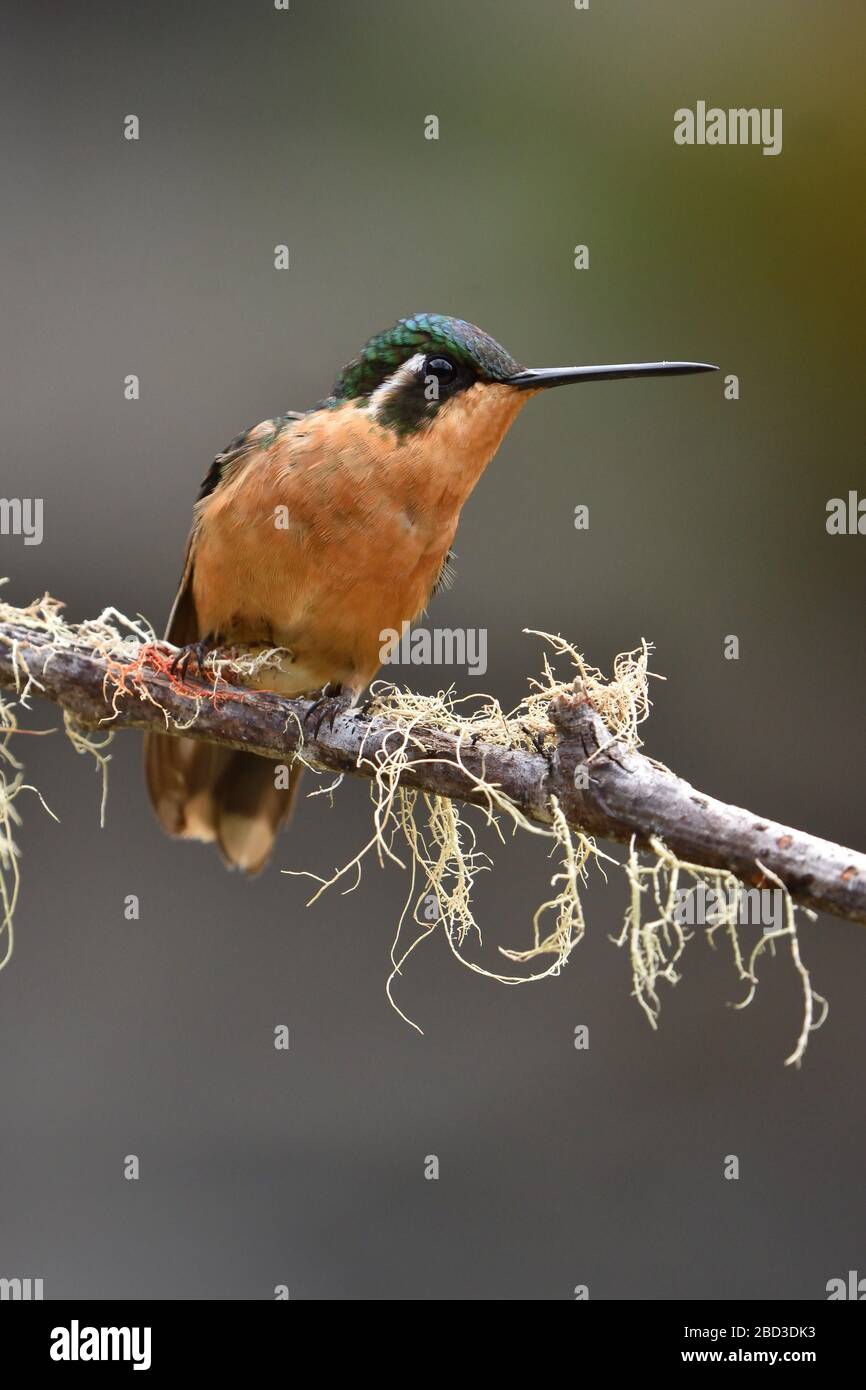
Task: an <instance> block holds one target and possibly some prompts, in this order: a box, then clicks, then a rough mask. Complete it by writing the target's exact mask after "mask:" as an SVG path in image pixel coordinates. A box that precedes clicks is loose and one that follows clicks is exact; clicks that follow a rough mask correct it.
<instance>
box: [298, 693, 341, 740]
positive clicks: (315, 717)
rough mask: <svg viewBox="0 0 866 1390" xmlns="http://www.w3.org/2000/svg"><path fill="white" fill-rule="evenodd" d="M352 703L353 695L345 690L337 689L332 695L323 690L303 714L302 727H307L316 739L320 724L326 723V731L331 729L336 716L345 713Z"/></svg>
mask: <svg viewBox="0 0 866 1390" xmlns="http://www.w3.org/2000/svg"><path fill="white" fill-rule="evenodd" d="M353 703H354V696H353V695H351V694H350V693H348V692H347V691H344V690H340V689H337V690H336V691H335V692H334V693H333V694H332V695H326V694H324V692H323V693H322V694H321V695H320V696H319V698H318V700H315V701H314V702H313V704H312V705H310V708H309V709H308V710H307V713H306V714H305V715H304V721H303V722H304V728H305V729H306V728H308V727H309V729H310V730H311V731H312V736H313V738H314V739H317V738H318V737H319V731H320V730H321V728H322V725H323V724H324V725H327V727H328V731H329V732H330V731H332V730H333V728H334V721H335V719H336V718H337V716H338V715H340V714H345V712H346V710H347V709H349V708H350V707H351V705H352V704H353Z"/></svg>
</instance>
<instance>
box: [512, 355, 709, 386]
mask: <svg viewBox="0 0 866 1390" xmlns="http://www.w3.org/2000/svg"><path fill="white" fill-rule="evenodd" d="M718 370H719V369H718V367H714V366H712V365H711V364H710V363H709V362H624V363H619V364H618V365H615V366H611V367H527V368H526V369H525V370H524V371H522V372H515V374H514V376H510V377H508V380H507V384H508V385H509V386H516V387H517V388H518V390H520V391H543V390H544V389H545V388H546V387H548V386H569V385H572V384H573V383H574V382H578V381H617V380H618V379H619V378H620V377H626V376H689V375H690V374H691V373H692V372H717V371H718Z"/></svg>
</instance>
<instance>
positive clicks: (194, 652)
mask: <svg viewBox="0 0 866 1390" xmlns="http://www.w3.org/2000/svg"><path fill="white" fill-rule="evenodd" d="M213 640H214V639H213V634H212V633H208V635H207V637H200V638H199V640H198V641H197V642H190V643H189V644H188V645H187V646H185V647H181V648H180V649H179V651H178V653H177V656H175V657H174V659H173V660H172V661H171V662H170V663H169V667H168V669H169V671H170V672H171V674H172V675H173V676H179V677H180V679H181V680H182V681H185V680H186V677H187V672H188V670H189V667H190V664H191V663H192V662H195V665H196V666H197V667H198V674H199V676H200V677H201V676H203V675H204V664H205V662H206V661H207V658H208V654H209V652H210V651H211V650H212V649H213Z"/></svg>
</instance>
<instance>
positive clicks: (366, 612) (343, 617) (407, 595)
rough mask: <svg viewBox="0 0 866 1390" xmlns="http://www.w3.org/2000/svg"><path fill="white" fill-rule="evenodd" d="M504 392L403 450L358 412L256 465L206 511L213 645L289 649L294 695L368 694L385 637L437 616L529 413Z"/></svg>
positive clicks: (280, 446) (463, 409)
mask: <svg viewBox="0 0 866 1390" xmlns="http://www.w3.org/2000/svg"><path fill="white" fill-rule="evenodd" d="M497 390H499V391H501V392H502V393H503V394H502V395H500V396H499V398H498V399H497V398H496V396H495V395H494V394H493V393H495V392H496V391H497ZM506 390H507V388H495V387H486V388H484V394H481V393H480V392H479V393H478V394H477V395H475V396H473V391H474V392H478V388H473V389H472V390H470V391H467V392H464V393H462V397H463V398H468V399H462V398H461V399H459V401H455V402H453V403H451V404H449V405H448V406H443V408H442V409H441V410H440V412H439V414H438V415H437V417H436V421H435V424H434V425H433V426H432V427H431V428H430V429H429V430H426V431H424V432H423V433H420V432H419V434H417V435H414V436H410V437H409V438H408V439H406V440H404V441H402V442H401V441H400V440H399V439H398V438H397V437H396V436H395V435H394V434H393V433H392V432H391V431H389V430H384V429H382V428H380V427H379V426H378V425H377V424H376V423H375V421H374V420H372V419H371V418H370V416H369V415H368V414H367V412H366V410H364V409H359V408H357V406H355V405H354V404H348V405H344V406H340V407H338V408H335V409H330V410H329V409H325V410H321V411H317V412H315V413H314V414H311V415H307V416H304V417H303V418H302V419H301V420H298V421H294V422H292V423H291V424H290V425H288V426H287V427H286V428H285V429H284V430H283V431H282V432H281V433H280V434H279V435H278V437H277V438H276V439H275V440H274V441H273V442H272V443H270V444H269V445H268V446H264V445H263V447H262V448H261V449H260V450H259V451H258V452H256V453H253V454H251V455H250V457H249V459H248V461H247V462H246V463H245V465H244V466H243V467H241V468H240V469H238V470H237V472H236V473H235V475H234V476H233V477H232V478H231V479H230V480H228V481H227V482H226V483H224V484H223V485H221V486H220V487H219V488H218V489H217V490H216V491H215V492H214V493H212V494H211V496H210V497H208V498H206V499H205V501H204V502H203V503H202V504H201V510H200V515H199V529H198V534H197V539H196V542H195V550H194V570H193V579H192V583H193V594H194V598H195V603H196V610H197V613H198V617H199V626H200V630H201V633H202V634H205V633H211V632H213V633H216V634H217V635H218V636H219V637H220V639H221V640H224V641H235V642H245V643H258V642H266V643H268V644H273V645H276V646H285V647H288V648H289V649H290V650H291V651H292V652H293V653H294V657H295V660H294V662H293V663H292V664H291V665H290V666H287V667H286V669H285V672H284V675H283V678H282V679H281V680H280V681H279V682H278V683H276V684H278V687H279V688H280V689H282V690H284V691H286V692H291V693H300V692H302V691H309V690H313V689H318V688H319V687H321V686H322V685H323V684H325V683H326V682H328V681H330V682H334V683H337V682H339V683H341V684H343V685H345V686H348V687H349V688H352V689H356V690H361V689H363V687H364V686H365V685H366V684H367V683H368V682H369V681H370V680H371V679H372V677H373V676H374V675H375V673H376V671H377V670H378V667H379V665H380V656H379V652H380V649H381V646H382V641H383V638H382V633H383V631H384V630H385V629H396V630H398V631H399V630H400V627H401V624H402V623H403V622H404V621H412V620H413V619H414V618H415V617H416V616H417V615H418V614H419V613H420V612H421V610H422V609H423V608H424V606H425V605H426V603H427V600H428V598H429V596H430V593H431V590H432V589H433V586H434V585H435V582H436V579H437V577H438V575H439V573H440V571H441V568H442V565H443V563H444V560H445V557H446V554H447V552H448V549H449V547H450V545H451V543H452V541H453V539H454V533H455V531H456V528H457V522H458V519H459V514H460V509H461V507H462V505H463V503H464V501H465V500H466V497H467V496H468V495H469V493H470V492H471V490H472V488H473V487H474V486H475V483H476V482H477V480H478V477H479V476H480V474H481V472H482V471H483V469H484V467H485V466H486V464H487V462H488V461H489V459H490V457H492V454H493V453H494V452H495V450H496V447H497V446H498V444H499V442H500V440H501V438H502V435H503V434H504V433H505V430H506V429H507V427H508V425H509V424H510V423H511V420H512V419H513V418H514V415H515V414H516V413H517V410H518V409H519V408H520V406H521V405H522V404H523V403H524V398H523V397H521V396H519V395H518V393H516V392H508V393H507V395H505V394H504V393H505V392H506ZM515 398H516V399H515ZM458 404H459V405H460V410H456V409H455V407H456V406H457V405H458ZM268 684H269V685H271V686H273V685H274V684H275V682H274V681H273V680H269V681H268Z"/></svg>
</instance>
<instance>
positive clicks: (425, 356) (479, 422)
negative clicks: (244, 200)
mask: <svg viewBox="0 0 866 1390" xmlns="http://www.w3.org/2000/svg"><path fill="white" fill-rule="evenodd" d="M715 370H716V369H715V368H714V367H711V366H709V365H708V364H707V363H704V362H636V363H627V364H621V365H616V366H605V367H543V368H534V367H523V366H521V364H520V363H519V362H518V361H516V360H515V358H513V357H512V356H511V354H510V353H509V352H507V351H506V350H505V348H504V347H502V346H501V345H500V344H499V343H497V342H496V341H495V339H493V338H491V337H490V335H489V334H487V333H484V332H483V331H482V330H481V329H480V328H476V327H475V326H474V324H471V323H466V322H464V320H463V319H454V318H448V317H446V316H445V315H443V314H415V315H413V317H412V318H407V319H400V321H399V322H398V323H396V324H395V325H394V326H393V328H388V329H386V330H385V332H383V333H378V334H376V336H375V337H373V338H371V339H370V340H369V342H368V343H366V344H365V346H364V347H363V348H362V349H361V351H360V352H359V353H358V355H357V357H355V358H353V359H352V361H351V362H349V363H348V365H347V366H346V367H344V368H343V370H342V372H341V373H340V376H339V377H338V379H337V382H336V384H335V386H334V392H333V397H332V399H333V402H334V404H337V405H342V404H348V403H350V402H351V403H352V404H354V405H356V406H357V407H358V408H360V409H363V410H365V411H366V412H367V413H368V414H369V415H370V416H371V417H372V418H373V419H374V420H375V421H376V423H377V424H378V425H380V426H381V427H382V428H383V429H386V430H389V431H392V432H394V433H395V434H396V435H397V436H398V437H399V438H400V439H401V440H407V441H408V440H409V439H412V438H416V437H417V436H418V435H419V433H422V432H423V433H424V434H426V435H429V436H431V437H434V436H441V437H443V438H444V437H446V436H447V437H448V438H449V440H451V441H453V442H456V443H457V444H458V445H460V446H462V447H465V448H470V449H471V448H472V447H473V445H474V446H475V447H476V448H477V449H478V451H479V452H487V455H488V457H489V456H490V454H492V453H493V452H494V451H495V449H496V447H497V446H498V444H499V442H500V440H501V438H502V436H503V435H504V434H505V431H506V430H507V429H508V427H509V425H510V424H511V423H512V421H513V420H514V418H515V416H516V415H517V413H518V411H519V410H520V409H521V408H522V406H523V405H525V403H526V401H527V400H528V399H529V398H530V396H532V395H535V394H536V393H537V392H539V391H545V390H547V389H548V388H550V387H552V386H565V385H570V384H576V383H578V382H582V381H604V380H611V379H613V378H617V377H631V376H676V375H681V374H684V373H690V372H708V371H715ZM491 444H492V448H491V447H490V446H491Z"/></svg>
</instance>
